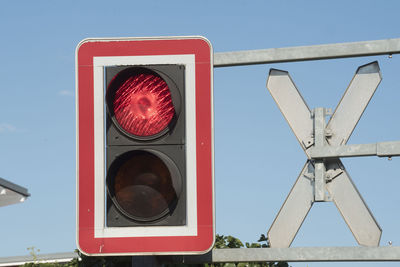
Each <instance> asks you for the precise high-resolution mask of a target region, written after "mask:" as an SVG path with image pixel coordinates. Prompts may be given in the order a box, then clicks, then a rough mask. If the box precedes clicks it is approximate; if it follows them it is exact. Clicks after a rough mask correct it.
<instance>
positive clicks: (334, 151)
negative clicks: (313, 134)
mask: <svg viewBox="0 0 400 267" xmlns="http://www.w3.org/2000/svg"><path fill="white" fill-rule="evenodd" d="M376 147H377V144H362V145H344V146H325V147H313V148H312V149H311V150H310V155H311V158H315V159H318V158H344V157H363V156H376Z"/></svg>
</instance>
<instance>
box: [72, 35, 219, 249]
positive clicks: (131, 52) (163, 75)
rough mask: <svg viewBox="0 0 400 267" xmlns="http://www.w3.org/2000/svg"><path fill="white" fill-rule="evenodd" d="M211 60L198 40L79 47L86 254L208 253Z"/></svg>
mask: <svg viewBox="0 0 400 267" xmlns="http://www.w3.org/2000/svg"><path fill="white" fill-rule="evenodd" d="M212 55H213V53H212V48H211V44H210V43H209V41H208V40H207V39H205V38H203V37H152V38H115V39H85V40H83V41H82V42H81V43H80V44H79V45H78V47H77V50H76V78H77V79H76V88H77V89H76V96H77V104H76V107H77V112H76V114H77V127H76V129H77V216H76V217H77V246H78V248H79V250H80V251H81V252H83V253H84V254H87V255H160V254H162V255H165V254H202V253H205V252H207V251H208V250H210V249H211V248H212V246H213V244H214V238H215V215H214V162H213V161H214V154H213V153H214V150H213V103H212V100H213V89H212V76H213V75H212V70H213V62H212V58H213V57H212Z"/></svg>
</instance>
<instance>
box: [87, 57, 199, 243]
mask: <svg viewBox="0 0 400 267" xmlns="http://www.w3.org/2000/svg"><path fill="white" fill-rule="evenodd" d="M148 64H179V65H184V66H185V88H186V89H185V103H186V105H185V109H186V111H185V114H186V138H185V139H186V183H187V184H186V214H187V218H186V225H183V226H145V227H141V226H135V227H106V226H105V218H106V216H105V192H106V191H105V186H106V185H105V161H104V159H105V155H104V154H105V141H104V140H105V139H104V137H105V132H104V130H105V125H104V123H105V119H104V114H105V113H104V95H105V90H104V88H105V86H104V80H105V79H104V67H106V66H123V65H136V66H138V65H148ZM195 82H196V77H195V55H194V54H189V55H158V56H123V57H93V86H94V92H93V95H94V114H95V117H94V176H95V179H94V187H95V190H94V192H95V194H94V198H95V199H94V205H95V207H94V212H95V216H94V228H95V229H94V236H95V238H107V237H108V238H112V237H152V236H153V237H155V236H196V235H197V194H196V192H197V190H196V180H197V179H196V178H197V177H196V176H197V171H196V170H197V167H196V86H195V84H196V83H195ZM166 228H168V231H166Z"/></svg>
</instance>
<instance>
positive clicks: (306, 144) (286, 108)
mask: <svg viewBox="0 0 400 267" xmlns="http://www.w3.org/2000/svg"><path fill="white" fill-rule="evenodd" d="M267 88H268V90H269V92H270V93H271V96H272V98H273V99H274V100H275V102H276V104H277V106H278V107H279V109H280V111H281V112H282V115H283V116H284V117H285V119H286V121H287V123H288V124H289V126H290V128H291V129H292V131H293V133H294V134H295V136H296V138H297V140H298V141H299V143H300V145H301V147H302V148H303V150H304V152H305V153H306V154H307V157H309V155H308V152H307V149H308V148H310V147H311V146H312V145H313V143H314V140H313V139H312V137H311V136H312V134H313V119H312V118H311V111H310V109H309V107H308V106H307V104H306V102H305V101H304V99H303V97H302V96H301V94H300V92H299V90H297V88H296V85H295V84H294V83H293V81H292V79H291V77H290V75H289V73H288V72H287V71H282V70H277V69H271V70H270V72H269V75H268V79H267Z"/></svg>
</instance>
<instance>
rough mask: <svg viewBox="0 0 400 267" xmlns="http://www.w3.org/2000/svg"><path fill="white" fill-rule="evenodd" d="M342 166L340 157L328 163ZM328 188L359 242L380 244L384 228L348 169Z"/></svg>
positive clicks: (328, 165)
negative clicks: (359, 190) (376, 218)
mask: <svg viewBox="0 0 400 267" xmlns="http://www.w3.org/2000/svg"><path fill="white" fill-rule="evenodd" d="M341 166H343V165H342V163H341V161H340V159H334V160H333V161H332V162H327V163H326V168H327V169H333V170H335V169H339V168H341ZM326 188H327V190H328V192H329V194H330V196H331V198H332V200H333V202H334V203H335V205H336V207H337V208H338V210H339V212H340V214H341V215H342V217H343V219H344V220H345V222H346V224H347V225H348V227H349V228H350V230H351V232H352V234H353V236H354V238H355V239H356V240H357V242H358V244H360V245H362V246H368V247H376V246H379V241H380V239H381V235H382V229H381V227H380V226H379V224H378V222H377V221H376V220H375V218H374V215H373V214H372V212H371V211H370V210H369V208H368V206H367V204H366V203H365V201H364V199H363V198H362V196H361V194H360V193H359V192H358V190H357V187H356V186H355V185H354V183H353V181H352V180H351V178H350V175H349V174H348V173H347V171H346V170H345V169H343V172H342V173H341V174H340V175H338V176H336V177H335V178H334V179H333V180H332V181H331V182H329V183H327V184H326Z"/></svg>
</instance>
